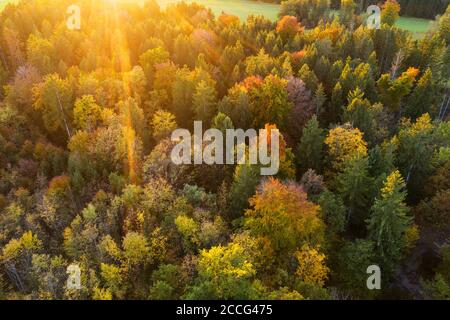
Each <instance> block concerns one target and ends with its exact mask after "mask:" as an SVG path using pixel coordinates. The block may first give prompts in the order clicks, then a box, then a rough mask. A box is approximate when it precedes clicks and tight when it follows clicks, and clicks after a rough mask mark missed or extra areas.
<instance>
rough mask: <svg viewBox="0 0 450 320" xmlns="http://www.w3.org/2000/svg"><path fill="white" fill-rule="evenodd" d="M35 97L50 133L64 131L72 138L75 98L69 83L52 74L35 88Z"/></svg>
mask: <svg viewBox="0 0 450 320" xmlns="http://www.w3.org/2000/svg"><path fill="white" fill-rule="evenodd" d="M33 97H34V104H33V105H34V107H35V109H36V110H40V111H41V112H42V119H43V120H44V125H45V128H46V129H47V130H48V131H49V132H50V133H55V132H56V131H57V130H60V129H61V130H64V131H65V132H66V133H67V136H68V138H70V137H71V136H72V133H71V130H70V127H71V122H72V99H73V98H72V88H71V86H70V84H69V81H68V80H67V79H61V77H60V76H59V75H58V74H50V75H48V76H46V77H45V78H44V80H43V82H41V83H39V84H37V85H36V86H35V87H33Z"/></svg>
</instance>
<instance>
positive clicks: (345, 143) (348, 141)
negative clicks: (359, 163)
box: [325, 124, 367, 171]
mask: <svg viewBox="0 0 450 320" xmlns="http://www.w3.org/2000/svg"><path fill="white" fill-rule="evenodd" d="M325 144H326V146H327V151H328V161H329V162H330V163H331V165H332V167H333V169H334V170H336V171H340V170H342V169H343V168H344V166H345V164H346V162H347V161H350V160H353V159H357V158H360V157H364V156H366V155H367V143H366V142H365V141H364V139H363V134H362V132H361V131H359V130H358V129H355V128H353V127H352V126H351V125H349V124H346V125H343V126H339V127H336V128H334V129H331V130H330V131H329V132H328V135H327V137H326V138H325Z"/></svg>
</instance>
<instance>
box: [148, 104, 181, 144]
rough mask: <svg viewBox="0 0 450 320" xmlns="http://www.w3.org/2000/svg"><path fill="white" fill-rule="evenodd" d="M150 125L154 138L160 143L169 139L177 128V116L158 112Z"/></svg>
mask: <svg viewBox="0 0 450 320" xmlns="http://www.w3.org/2000/svg"><path fill="white" fill-rule="evenodd" d="M150 125H151V127H152V129H153V138H155V140H156V141H158V142H159V141H161V140H163V139H165V138H168V137H169V136H170V135H171V133H172V131H174V130H175V129H176V128H177V123H176V122H175V116H174V115H173V114H171V113H170V112H167V111H164V110H158V111H156V113H155V114H154V115H153V118H152V121H151V123H150Z"/></svg>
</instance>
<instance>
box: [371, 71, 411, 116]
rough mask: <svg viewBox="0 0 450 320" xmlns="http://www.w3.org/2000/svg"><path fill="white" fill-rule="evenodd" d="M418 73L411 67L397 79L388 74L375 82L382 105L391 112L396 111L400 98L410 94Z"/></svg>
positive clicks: (399, 104) (398, 107)
mask: <svg viewBox="0 0 450 320" xmlns="http://www.w3.org/2000/svg"><path fill="white" fill-rule="evenodd" d="M418 73H419V70H418V69H415V68H412V67H411V68H409V69H408V70H407V71H405V72H403V73H402V74H401V75H400V77H398V78H397V79H392V78H391V75H390V74H387V73H386V74H383V75H382V76H381V77H380V79H378V81H377V86H378V90H379V92H380V100H381V102H382V103H383V105H385V106H387V107H388V108H389V109H390V110H391V111H393V112H396V111H398V110H399V109H400V106H401V100H402V98H403V97H405V96H406V95H408V94H409V93H410V92H411V89H412V87H413V84H414V82H415V80H416V77H417V75H418Z"/></svg>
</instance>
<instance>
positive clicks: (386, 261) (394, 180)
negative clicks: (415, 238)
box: [367, 171, 412, 275]
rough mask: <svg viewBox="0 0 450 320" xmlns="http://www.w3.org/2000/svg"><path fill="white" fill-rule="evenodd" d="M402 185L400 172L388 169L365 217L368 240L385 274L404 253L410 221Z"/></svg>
mask: <svg viewBox="0 0 450 320" xmlns="http://www.w3.org/2000/svg"><path fill="white" fill-rule="evenodd" d="M405 186H406V185H405V181H404V180H403V178H402V176H401V174H400V172H399V171H394V172H392V173H391V174H390V175H389V176H388V177H387V179H386V181H385V183H384V187H383V188H382V189H381V195H380V196H379V197H378V198H377V199H376V200H375V203H374V205H373V206H372V208H371V214H370V218H369V219H368V220H367V223H368V225H367V229H368V232H369V239H370V240H372V241H373V242H374V243H375V251H376V254H377V257H378V261H379V263H380V267H381V269H382V270H383V271H384V272H385V273H386V274H388V275H390V274H392V272H393V271H394V269H395V267H396V265H397V263H398V262H399V261H400V260H401V258H402V256H403V254H404V250H405V248H406V246H407V243H406V239H405V234H406V232H407V230H408V229H409V227H410V226H411V224H412V218H411V217H410V216H409V215H408V207H407V206H406V204H405V199H406V191H405V190H404V189H405Z"/></svg>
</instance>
